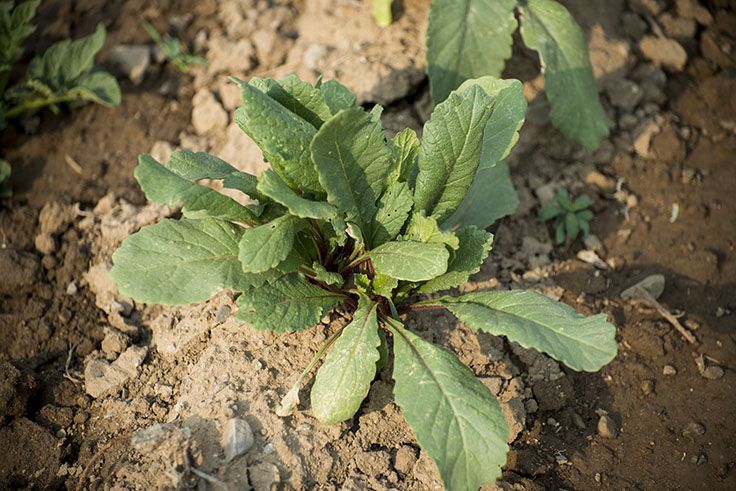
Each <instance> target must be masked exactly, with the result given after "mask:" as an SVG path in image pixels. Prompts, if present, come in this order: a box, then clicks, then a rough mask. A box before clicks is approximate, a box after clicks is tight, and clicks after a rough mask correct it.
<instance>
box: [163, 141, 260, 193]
mask: <svg viewBox="0 0 736 491" xmlns="http://www.w3.org/2000/svg"><path fill="white" fill-rule="evenodd" d="M166 167H167V168H169V169H170V170H171V171H172V172H174V173H176V174H178V175H180V176H181V177H183V178H185V179H189V180H192V181H198V180H200V179H217V180H222V185H223V187H226V188H228V189H236V190H238V191H240V192H242V193H245V194H247V195H248V196H250V197H251V198H254V199H258V200H264V198H265V197H264V196H263V195H261V194H260V193H259V192H258V191H257V189H256V185H257V183H258V180H257V178H256V176H253V175H251V174H248V173H247V172H242V171H239V170H238V169H236V168H235V167H233V166H232V165H230V164H228V163H227V162H225V161H224V160H222V159H220V158H218V157H215V156H214V155H210V154H208V153H205V152H192V151H191V150H177V151H175V152H174V153H173V154H171V158H169V161H168V162H167V163H166ZM265 200H266V201H268V199H267V198H266V199H265Z"/></svg>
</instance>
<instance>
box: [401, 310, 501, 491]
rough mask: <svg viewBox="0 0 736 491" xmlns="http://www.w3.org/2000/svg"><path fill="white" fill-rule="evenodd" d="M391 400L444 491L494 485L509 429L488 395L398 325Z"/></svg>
mask: <svg viewBox="0 0 736 491" xmlns="http://www.w3.org/2000/svg"><path fill="white" fill-rule="evenodd" d="M389 326H390V328H391V331H392V332H393V335H394V371H393V378H394V380H395V381H396V385H395V386H394V396H395V398H396V403H397V404H398V405H399V406H401V410H402V413H403V415H404V419H406V422H407V423H409V426H410V427H411V429H412V431H413V432H414V435H415V436H416V438H417V441H418V442H419V444H420V445H421V447H422V449H423V450H424V451H425V452H427V454H429V456H430V457H431V458H432V460H434V462H435V464H436V465H437V469H438V470H439V472H440V476H442V480H443V481H444V483H445V487H446V488H447V489H448V490H477V489H478V488H480V487H481V485H483V484H493V483H494V482H495V481H496V478H497V477H498V476H499V475H500V474H501V466H502V465H504V464H505V462H506V452H507V451H508V445H507V444H506V438H507V436H508V431H509V430H508V426H507V424H506V420H505V419H504V416H503V413H502V412H501V408H500V406H499V404H498V401H497V400H496V399H495V397H493V395H492V394H491V391H490V390H488V388H487V387H486V386H485V385H483V384H482V383H481V382H480V381H478V379H477V378H475V376H474V375H473V373H472V372H471V371H470V370H469V369H468V368H467V367H466V366H465V365H463V364H462V363H460V361H459V360H458V359H457V358H456V357H455V355H453V354H452V353H450V352H449V351H447V350H445V349H443V348H440V347H438V346H435V345H433V344H432V343H429V342H427V341H425V340H424V339H422V338H420V337H419V336H417V335H415V334H413V333H411V332H409V331H408V330H406V329H404V328H403V326H400V325H398V322H393V323H392V324H389Z"/></svg>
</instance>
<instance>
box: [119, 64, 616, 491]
mask: <svg viewBox="0 0 736 491" xmlns="http://www.w3.org/2000/svg"><path fill="white" fill-rule="evenodd" d="M238 83H239V84H240V86H241V88H242V100H243V105H242V107H240V108H239V109H238V110H237V112H236V113H235V120H236V121H237V123H238V124H239V125H240V127H241V128H242V129H243V131H244V132H245V133H247V134H248V136H250V137H251V138H252V139H253V140H254V141H255V143H257V144H258V146H259V147H260V148H261V150H262V151H263V154H264V156H265V157H266V159H267V160H268V162H269V163H270V164H271V166H272V169H269V170H266V171H265V172H264V173H263V174H261V175H260V176H259V177H255V176H252V175H249V174H246V173H243V172H240V171H238V170H236V169H235V168H234V167H232V166H230V165H229V164H227V163H226V162H224V161H222V160H220V159H218V158H216V157H213V156H211V155H207V154H204V153H193V152H189V151H177V152H175V153H174V154H173V155H172V157H171V158H170V160H169V161H168V162H167V163H166V164H165V165H161V164H159V163H158V162H157V161H155V160H154V159H153V158H152V157H151V156H150V155H142V156H141V157H140V159H139V164H138V166H137V168H136V170H135V176H136V178H137V180H138V182H139V183H140V185H141V187H142V189H143V191H144V193H145V194H146V196H147V197H148V199H150V200H151V201H154V202H156V203H162V204H166V205H169V206H174V205H180V206H181V209H182V214H183V216H182V218H180V219H178V220H175V219H164V220H162V221H160V222H159V223H157V224H154V225H150V226H147V227H144V228H142V229H141V230H140V231H139V232H137V233H135V234H133V235H132V236H130V237H128V238H127V239H126V240H125V241H124V242H123V244H122V245H121V246H120V248H119V249H118V250H117V251H116V252H115V254H114V255H113V263H114V266H113V269H112V272H111V275H112V278H113V279H114V280H115V281H116V283H117V285H118V287H119V289H120V291H121V292H122V293H123V294H125V295H128V296H130V297H132V298H134V299H136V300H137V301H140V302H147V303H158V304H185V303H192V302H201V301H204V300H206V299H208V298H209V297H210V296H211V295H213V294H214V293H215V292H217V291H218V290H221V289H223V288H230V289H233V290H235V291H237V292H242V293H241V294H240V296H239V297H238V299H237V304H238V312H237V317H238V318H239V319H241V320H243V321H245V322H246V323H247V324H249V325H250V326H252V327H253V328H255V329H257V330H271V331H275V332H278V333H291V332H297V331H302V330H304V329H307V328H309V327H310V326H313V325H315V324H317V323H318V322H319V320H320V319H321V318H322V317H323V316H324V315H325V314H327V313H328V312H329V311H330V310H331V309H333V308H336V307H338V306H342V307H341V308H343V309H345V310H347V311H348V312H350V313H351V315H352V321H351V322H350V323H349V324H347V325H346V326H344V328H339V329H337V330H336V331H335V332H334V333H332V334H331V335H330V336H329V337H328V339H327V341H326V342H325V344H324V346H323V347H322V348H321V349H320V350H319V352H318V353H317V355H316V356H315V359H314V360H313V362H312V363H311V364H310V366H309V367H307V370H306V372H307V373H308V372H309V371H310V370H311V369H312V368H313V366H316V364H317V362H318V360H319V358H320V357H321V355H322V354H323V353H325V352H327V351H328V350H329V353H328V354H327V355H326V358H325V360H324V362H323V364H322V366H321V367H320V368H319V370H318V371H317V374H316V377H315V380H314V384H313V386H312V389H311V402H312V411H313V413H314V415H315V416H316V417H317V418H318V419H319V420H320V421H321V422H324V423H337V422H340V421H345V420H348V419H350V418H352V417H353V416H354V415H355V413H356V412H357V411H358V409H359V407H360V405H361V403H362V401H363V400H364V398H365V397H366V395H367V394H368V391H369V388H370V385H371V382H372V381H373V379H374V378H375V376H376V370H377V364H378V363H379V361H380V360H384V361H385V360H386V358H387V356H389V355H388V350H389V348H392V351H393V360H394V362H393V378H394V380H395V387H394V394H395V398H396V402H397V403H398V405H399V406H401V408H402V410H403V415H404V417H405V419H406V421H407V422H408V424H409V426H410V427H411V428H412V430H413V431H414V434H415V436H416V438H417V440H418V442H419V444H420V445H421V446H422V448H423V449H424V450H425V451H426V452H427V454H428V455H429V456H430V457H431V458H432V459H433V460H434V462H435V463H436V465H437V468H438V470H439V473H440V475H441V477H442V479H443V481H444V483H445V485H446V487H447V488H448V489H457V490H460V489H462V490H464V489H477V488H478V487H480V486H481V485H482V484H484V483H493V482H494V481H495V479H496V478H497V477H498V476H499V474H500V469H501V466H503V465H504V463H505V461H506V452H507V449H508V445H507V443H506V440H507V436H508V427H507V424H506V421H505V419H504V416H503V414H502V412H501V409H500V406H499V403H498V401H497V400H496V399H495V398H494V396H493V394H492V393H491V392H490V390H489V389H488V388H487V387H486V386H484V385H483V384H482V383H481V382H480V381H479V380H478V379H477V378H476V377H475V375H474V374H473V373H472V372H471V371H470V370H469V369H468V368H467V367H465V366H464V365H463V364H462V363H460V361H459V360H458V359H457V358H456V357H455V356H454V355H453V354H452V353H451V352H449V351H447V350H446V349H443V348H441V347H438V346H435V345H434V344H432V343H430V342H428V341H426V340H425V339H423V338H422V337H421V336H419V335H417V334H415V333H413V332H411V330H409V329H408V328H407V327H406V326H405V324H404V320H405V318H406V316H407V315H410V313H411V312H412V311H414V310H421V309H440V308H446V309H448V310H449V311H450V312H452V313H453V314H454V315H455V316H457V317H458V318H459V319H460V320H461V321H462V322H464V323H465V324H466V325H467V326H468V327H469V328H470V329H472V330H475V331H483V332H487V333H491V334H494V335H498V336H506V337H508V338H509V339H510V340H512V341H515V342H517V343H519V344H521V345H522V346H525V347H527V348H535V349H538V350H541V351H544V352H545V353H548V354H549V355H550V356H552V357H553V358H556V359H558V360H560V361H562V362H563V363H565V364H566V365H567V366H569V367H570V368H572V369H574V370H584V371H595V370H598V369H600V368H601V367H602V366H603V365H605V364H606V363H608V362H609V361H611V359H612V358H613V357H614V356H615V354H616V342H615V328H614V327H613V326H612V325H611V324H609V323H608V322H607V321H606V316H605V315H603V314H600V315H596V316H593V317H587V318H586V317H584V316H582V315H580V314H578V313H577V312H576V311H575V310H574V309H573V308H571V307H569V306H567V305H565V304H562V303H557V302H555V301H553V300H551V299H549V298H547V297H545V296H543V295H539V294H537V293H533V292H529V291H520V290H512V291H484V292H475V293H470V294H465V295H462V296H458V297H453V296H447V295H445V296H435V297H433V298H430V299H427V298H426V296H425V295H427V294H432V293H435V292H440V291H443V290H449V289H452V288H455V287H457V286H459V285H461V284H462V283H464V282H465V281H467V280H468V278H469V277H470V276H471V275H472V274H474V273H477V272H478V271H479V270H480V265H481V263H482V262H483V261H484V260H485V258H486V257H487V256H488V253H489V250H490V248H491V243H492V240H493V236H492V235H491V234H490V233H489V232H487V231H485V230H484V229H485V228H486V227H487V226H488V225H490V224H491V222H493V221H494V220H495V219H497V218H499V217H501V216H503V215H505V214H508V213H509V212H510V211H513V209H514V208H515V207H516V204H517V203H516V202H515V201H513V199H515V198H514V194H513V189H512V188H511V182H510V179H509V174H508V168H507V167H506V166H505V165H504V164H503V163H502V160H503V159H504V158H505V157H506V156H507V154H508V153H509V151H510V149H511V147H512V146H513V145H514V144H515V143H516V141H517V139H518V130H519V128H520V126H521V124H522V122H523V117H524V112H525V110H526V101H525V99H524V97H523V95H522V85H521V83H520V82H519V81H517V80H498V79H495V78H493V77H483V78H479V79H475V80H469V81H466V82H465V83H463V84H462V85H461V86H460V87H459V88H458V89H457V90H456V91H454V92H452V93H451V94H450V95H449V97H448V98H447V99H446V100H445V101H444V102H442V103H440V104H438V105H437V107H436V108H435V110H434V112H433V114H432V117H431V119H430V120H429V121H428V122H427V123H426V125H425V126H424V131H423V137H422V138H421V140H420V139H419V138H418V137H417V134H416V133H415V132H414V131H413V130H411V129H406V130H404V131H401V132H400V133H398V134H397V135H396V136H395V137H393V138H391V139H387V137H386V134H385V132H384V130H383V128H382V126H381V122H380V118H379V117H378V111H371V112H366V111H365V110H363V109H362V108H360V107H356V106H355V100H356V98H355V95H354V94H352V93H351V92H350V91H349V90H348V89H347V88H345V87H344V86H342V85H341V84H339V83H338V82H336V81H327V82H323V83H322V82H318V83H317V84H315V85H312V84H309V83H306V82H303V81H301V80H299V79H298V78H296V77H293V76H292V77H289V78H287V79H285V80H283V81H274V80H269V79H257V78H256V79H252V80H251V81H250V82H249V83H245V82H241V81H238ZM200 179H215V180H221V181H222V186H223V187H225V188H228V189H233V190H237V191H240V192H242V193H244V194H245V195H247V196H248V197H250V198H251V199H252V200H255V204H246V205H243V204H241V203H240V202H238V201H235V200H233V199H232V198H230V197H227V196H224V195H222V194H220V193H218V192H217V191H215V190H214V189H212V188H209V187H204V186H202V185H200V184H198V183H197V181H198V180H200ZM509 189H511V191H509ZM509 196H510V197H511V199H512V202H510V203H509V202H503V198H504V197H509ZM330 348H331V350H330ZM304 376H305V373H303V374H302V376H301V377H299V382H298V383H300V382H301V381H302V380H303V378H304ZM298 390H299V385H298V384H297V385H296V386H295V388H294V389H292V390H291V391H289V393H288V397H287V398H285V399H288V400H290V401H288V400H287V401H284V403H285V404H286V403H288V402H291V403H292V404H294V403H298ZM287 405H288V404H287Z"/></svg>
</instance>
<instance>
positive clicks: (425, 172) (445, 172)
mask: <svg viewBox="0 0 736 491" xmlns="http://www.w3.org/2000/svg"><path fill="white" fill-rule="evenodd" d="M492 113H493V101H492V99H491V98H490V96H488V94H486V92H485V91H484V90H483V89H482V88H480V87H479V86H477V85H473V86H470V87H467V88H466V89H464V90H458V91H455V92H453V93H452V94H450V97H449V98H447V100H445V101H444V102H442V103H441V104H439V105H438V106H437V107H436V108H435V110H434V112H433V113H432V117H431V118H430V120H429V121H428V122H427V124H425V125H424V133H423V135H422V144H421V149H420V151H419V172H418V174H417V178H416V184H415V188H414V203H415V207H414V209H415V210H417V211H425V212H426V214H427V216H434V217H435V218H437V221H438V222H442V221H443V220H444V219H445V218H447V217H448V216H450V215H451V214H452V212H454V211H455V209H456V208H457V207H458V205H460V203H461V202H462V200H463V198H464V197H465V193H466V192H467V191H468V188H469V187H470V184H471V183H472V182H473V179H474V178H475V174H476V171H477V170H478V165H479V164H480V154H481V144H482V141H483V129H484V128H485V125H486V122H487V121H488V118H489V117H490V116H491V114H492Z"/></svg>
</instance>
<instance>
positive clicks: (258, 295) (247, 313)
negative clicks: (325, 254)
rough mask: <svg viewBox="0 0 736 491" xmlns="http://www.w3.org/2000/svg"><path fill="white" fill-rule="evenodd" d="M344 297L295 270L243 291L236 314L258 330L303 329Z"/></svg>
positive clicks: (284, 330)
mask: <svg viewBox="0 0 736 491" xmlns="http://www.w3.org/2000/svg"><path fill="white" fill-rule="evenodd" d="M345 298H346V297H345V295H342V294H339V293H335V292H331V291H328V290H323V289H322V288H320V287H318V286H316V285H313V284H312V283H309V282H308V281H307V280H305V279H304V278H303V277H301V276H299V275H298V274H296V273H292V274H288V275H286V276H283V277H281V278H280V279H278V280H276V281H275V282H273V283H271V284H268V285H264V286H262V287H260V288H254V289H253V290H250V291H247V292H245V293H244V294H243V295H241V296H240V297H239V298H238V301H237V304H238V314H237V317H238V319H240V320H243V321H245V322H247V323H249V324H250V325H251V326H253V327H254V328H255V329H258V330H271V331H275V332H277V333H284V332H297V331H303V330H304V329H306V328H308V327H311V326H313V325H315V324H316V323H317V322H319V320H320V319H321V318H322V317H323V316H324V315H325V314H326V313H327V312H329V310H330V309H331V308H332V307H334V306H335V305H337V304H338V303H340V302H342V301H343V300H344V299H345Z"/></svg>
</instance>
